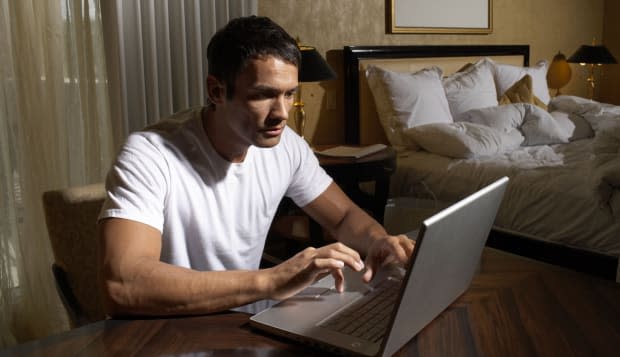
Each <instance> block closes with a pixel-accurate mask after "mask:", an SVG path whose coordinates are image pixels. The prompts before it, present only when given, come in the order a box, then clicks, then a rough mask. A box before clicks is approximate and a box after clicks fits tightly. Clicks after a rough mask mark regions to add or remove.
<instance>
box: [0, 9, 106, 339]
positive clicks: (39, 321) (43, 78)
mask: <svg viewBox="0 0 620 357" xmlns="http://www.w3.org/2000/svg"><path fill="white" fill-rule="evenodd" d="M99 6H100V5H99V0H43V1H41V0H0V85H1V87H0V149H1V152H0V192H1V196H0V209H1V212H2V213H1V214H0V315H1V316H0V348H2V347H6V346H9V345H12V344H15V343H19V342H23V341H25V340H29V339H32V338H38V337H42V336H45V335H49V334H51V333H55V332H59V331H61V330H64V329H67V328H68V323H67V318H66V314H65V312H64V309H63V308H62V305H61V303H60V300H59V298H58V295H57V293H56V291H55V287H54V280H53V276H52V273H51V269H50V265H51V262H52V261H53V255H52V253H51V247H50V244H49V240H48V236H47V230H46V226H45V219H44V216H43V208H42V202H41V196H42V193H43V192H44V191H46V190H50V189H57V188H62V187H68V186H74V185H81V184H86V183H93V182H100V181H101V180H102V179H103V177H104V175H105V173H106V171H107V169H108V167H109V165H110V161H111V158H112V155H113V151H114V148H113V138H112V135H111V125H110V113H109V108H110V104H109V100H108V94H107V79H106V66H105V56H104V47H103V37H102V36H103V32H102V22H101V11H100V7H99Z"/></svg>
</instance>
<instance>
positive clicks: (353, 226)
mask: <svg viewBox="0 0 620 357" xmlns="http://www.w3.org/2000/svg"><path fill="white" fill-rule="evenodd" d="M332 233H333V234H334V235H335V237H336V239H338V241H340V242H342V243H344V244H346V245H348V246H350V247H351V248H353V249H355V250H357V251H358V252H360V253H361V254H362V255H366V253H367V249H368V247H370V244H371V240H373V239H377V238H381V237H385V236H387V232H386V231H385V228H383V226H381V225H380V224H379V223H378V222H377V221H376V220H375V219H374V218H372V217H371V216H370V215H369V214H368V213H366V212H365V211H364V210H362V209H361V208H359V207H358V206H355V205H353V206H351V208H350V209H349V210H348V211H347V213H346V214H345V215H344V216H343V218H342V220H341V221H340V222H339V224H338V225H337V226H336V229H335V230H334V232H332Z"/></svg>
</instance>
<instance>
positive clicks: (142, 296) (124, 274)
mask: <svg viewBox="0 0 620 357" xmlns="http://www.w3.org/2000/svg"><path fill="white" fill-rule="evenodd" d="M100 239H101V245H100V247H101V250H100V261H99V263H100V264H99V267H100V278H101V283H102V287H103V289H102V291H103V296H104V303H105V307H106V311H107V313H108V314H110V315H111V316H123V315H184V314H201V313H210V312H216V311H222V310H226V309H229V308H233V307H238V306H241V305H245V304H248V303H251V302H254V301H257V300H261V299H285V298H287V297H289V296H292V295H294V294H296V293H297V292H299V291H301V290H302V289H303V288H305V287H306V286H308V285H309V284H310V283H312V282H313V281H315V280H316V279H317V277H319V276H320V275H323V274H328V273H330V272H332V273H333V274H334V275H335V277H336V280H337V281H339V282H340V283H339V289H342V273H341V271H340V269H341V268H342V267H343V266H344V264H347V265H350V266H351V267H353V268H354V269H356V270H360V269H362V265H361V263H360V262H361V261H360V257H359V255H358V254H357V252H355V251H354V250H352V249H351V248H348V247H346V246H345V245H343V244H339V243H336V244H332V245H329V246H325V247H321V248H319V249H314V248H308V249H305V250H304V251H302V252H300V253H298V254H297V255H295V256H294V257H292V258H290V259H288V260H287V261H285V262H283V263H282V264H279V265H277V266H275V267H272V268H269V269H263V270H258V271H216V272H214V271H211V272H199V271H195V270H191V269H187V268H182V267H178V266H174V265H171V264H167V263H164V262H161V261H160V260H159V257H160V254H161V247H162V243H161V241H162V237H161V234H160V232H159V231H158V230H156V229H154V228H152V227H150V226H148V225H145V224H142V223H139V222H135V221H131V220H125V219H120V218H108V219H105V220H103V221H102V222H101V224H100Z"/></svg>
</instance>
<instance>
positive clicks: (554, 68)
mask: <svg viewBox="0 0 620 357" xmlns="http://www.w3.org/2000/svg"><path fill="white" fill-rule="evenodd" d="M571 74H572V71H571V69H570V65H569V64H568V62H566V56H564V55H563V54H562V53H561V52H558V54H557V55H555V56H554V57H553V61H551V64H550V65H549V69H548V70H547V84H548V86H549V88H551V89H556V90H558V92H559V89H560V88H562V87H564V86H565V85H566V84H568V82H569V81H570V77H571Z"/></svg>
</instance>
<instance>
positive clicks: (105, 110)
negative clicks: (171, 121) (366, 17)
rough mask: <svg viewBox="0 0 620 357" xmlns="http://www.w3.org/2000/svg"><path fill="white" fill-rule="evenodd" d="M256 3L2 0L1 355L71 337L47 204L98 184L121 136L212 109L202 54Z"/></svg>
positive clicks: (236, 0)
mask: <svg viewBox="0 0 620 357" xmlns="http://www.w3.org/2000/svg"><path fill="white" fill-rule="evenodd" d="M256 13H257V0H228V1H221V0H159V1H152V0H105V1H101V0H0V149H1V151H0V349H2V348H4V347H7V346H10V345H13V344H15V343H19V342H24V341H26V340H30V339H34V338H39V337H42V336H46V335H49V334H52V333H58V332H61V331H64V330H66V329H68V326H69V325H68V322H67V318H66V314H65V312H64V309H63V308H62V306H61V303H60V301H59V299H58V296H57V293H56V291H55V288H54V282H53V276H52V274H51V269H50V265H51V262H52V261H53V255H52V252H51V247H50V244H49V239H48V236H47V231H46V227H45V219H44V216H43V207H42V203H41V196H42V193H43V192H44V191H46V190H50V189H57V188H63V187H69V186H75V185H82V184H87V183H94V182H101V181H102V180H103V179H104V177H105V174H106V171H107V169H108V167H109V165H110V163H111V160H112V159H113V157H114V153H115V151H116V149H117V148H118V146H119V145H120V144H121V143H122V142H123V140H124V138H125V137H126V135H127V134H128V133H129V132H131V131H134V130H138V129H140V128H142V127H144V126H145V125H147V124H150V123H152V122H155V121H157V120H158V119H159V118H160V117H163V116H166V115H168V114H171V113H173V112H175V111H178V110H180V109H182V108H185V107H188V106H193V105H200V104H204V103H206V95H205V93H204V79H205V76H206V73H207V70H206V68H207V63H206V59H205V56H204V55H205V52H206V44H207V43H208V40H209V38H210V37H211V36H212V35H213V33H214V32H215V31H216V30H217V29H218V28H220V27H221V26H223V25H224V24H226V23H227V22H228V21H229V20H230V19H231V18H234V17H239V16H246V15H250V14H256Z"/></svg>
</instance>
